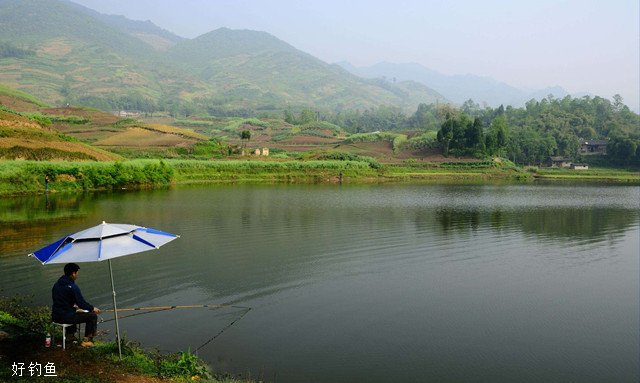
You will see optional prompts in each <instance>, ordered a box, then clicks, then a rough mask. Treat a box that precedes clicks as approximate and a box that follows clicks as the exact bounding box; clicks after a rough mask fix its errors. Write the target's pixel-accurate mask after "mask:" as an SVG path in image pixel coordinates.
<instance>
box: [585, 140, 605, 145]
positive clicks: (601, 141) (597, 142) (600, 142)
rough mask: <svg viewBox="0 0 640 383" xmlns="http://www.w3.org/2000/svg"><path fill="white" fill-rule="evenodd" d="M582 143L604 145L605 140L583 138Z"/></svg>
mask: <svg viewBox="0 0 640 383" xmlns="http://www.w3.org/2000/svg"><path fill="white" fill-rule="evenodd" d="M582 144H583V145H606V144H607V141H604V140H584V141H582Z"/></svg>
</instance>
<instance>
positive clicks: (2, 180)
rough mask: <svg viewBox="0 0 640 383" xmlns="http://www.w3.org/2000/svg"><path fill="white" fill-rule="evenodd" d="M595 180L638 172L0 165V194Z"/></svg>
mask: <svg viewBox="0 0 640 383" xmlns="http://www.w3.org/2000/svg"><path fill="white" fill-rule="evenodd" d="M438 180H442V181H450V180H461V181H465V180H469V181H493V180H500V181H514V182H531V181H534V180H552V181H555V180H569V181H598V182H609V183H614V182H615V183H627V184H640V171H637V170H624V169H612V168H593V169H590V170H577V171H576V170H569V169H557V168H537V167H525V168H522V167H518V166H516V165H514V164H513V163H511V162H510V161H507V160H504V159H501V158H495V159H493V160H488V161H476V162H455V161H452V162H444V163H418V162H415V161H411V160H409V161H405V162H403V163H399V164H380V163H379V162H377V161H376V160H374V159H371V158H368V157H359V158H354V159H349V160H334V159H329V160H286V161H284V160H283V161H279V160H241V159H240V160H215V161H207V160H171V159H168V160H160V161H158V160H126V161H115V162H114V161H106V162H65V161H22V160H5V161H0V195H2V196H11V195H29V194H41V193H44V192H46V191H48V192H82V191H97V190H120V189H133V190H135V189H154V188H166V187H169V186H174V185H187V184H204V183H310V184H317V183H388V182H429V181H438Z"/></svg>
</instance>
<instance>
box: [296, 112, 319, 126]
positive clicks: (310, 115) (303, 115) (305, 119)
mask: <svg viewBox="0 0 640 383" xmlns="http://www.w3.org/2000/svg"><path fill="white" fill-rule="evenodd" d="M315 120H316V112H314V111H313V110H312V109H309V108H305V109H302V112H300V119H299V123H300V125H302V124H308V123H310V122H313V121H315Z"/></svg>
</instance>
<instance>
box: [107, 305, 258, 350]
mask: <svg viewBox="0 0 640 383" xmlns="http://www.w3.org/2000/svg"><path fill="white" fill-rule="evenodd" d="M229 307H230V308H235V309H240V310H242V314H240V316H239V317H237V318H236V319H234V320H233V321H231V322H230V323H229V324H227V325H226V326H224V327H223V328H222V329H221V330H220V331H218V333H217V334H216V335H214V336H213V337H211V338H210V339H209V340H207V341H206V342H204V343H203V344H201V345H200V346H199V347H198V348H196V349H195V351H194V354H196V355H197V352H198V350H200V349H201V348H203V347H204V346H206V345H208V344H209V343H211V342H213V341H214V339H216V338H217V337H219V336H220V335H222V333H223V332H225V331H226V330H227V329H229V327H231V326H233V325H234V324H235V323H236V322H237V321H239V320H240V319H242V318H243V317H244V316H245V315H247V313H248V312H249V311H251V307H244V306H235V305H219V304H216V305H183V306H149V307H130V308H123V309H118V310H117V311H119V312H120V311H142V312H139V313H134V314H129V315H123V316H118V319H124V318H130V317H134V316H138V315H144V314H151V313H155V312H159V311H167V310H174V309H193V308H209V309H220V308H229ZM102 312H114V310H113V309H108V310H102ZM98 317H99V318H100V323H105V322H111V321H113V320H115V317H114V318H111V319H104V318H103V317H101V316H100V315H98Z"/></svg>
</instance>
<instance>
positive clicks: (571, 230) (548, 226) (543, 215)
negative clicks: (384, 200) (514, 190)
mask: <svg viewBox="0 0 640 383" xmlns="http://www.w3.org/2000/svg"><path fill="white" fill-rule="evenodd" d="M639 217H640V211H638V210H627V209H622V208H616V207H613V208H598V207H596V208H593V207H577V208H576V207H573V208H569V207H561V208H557V207H556V208H546V207H540V208H537V209H526V210H523V211H512V210H507V211H504V210H502V209H495V210H484V211H483V210H480V209H470V210H461V209H456V208H441V209H435V210H433V211H428V210H427V211H423V210H421V211H418V212H416V214H415V219H414V220H415V225H416V228H418V229H420V230H424V229H425V228H431V226H432V225H431V221H432V220H435V221H436V222H437V223H438V224H439V225H440V227H441V229H442V231H443V232H444V233H447V232H449V231H456V232H458V233H465V232H473V231H477V230H478V229H489V230H491V231H496V232H505V231H513V232H519V233H524V234H526V235H536V236H538V237H539V238H541V239H545V238H553V239H560V240H567V241H582V240H585V239H589V240H592V241H591V242H597V241H602V240H608V239H610V238H611V237H612V236H616V235H619V234H621V233H624V232H625V231H627V230H628V229H629V228H630V227H631V226H633V225H634V224H636V223H637V222H638V220H639Z"/></svg>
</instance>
